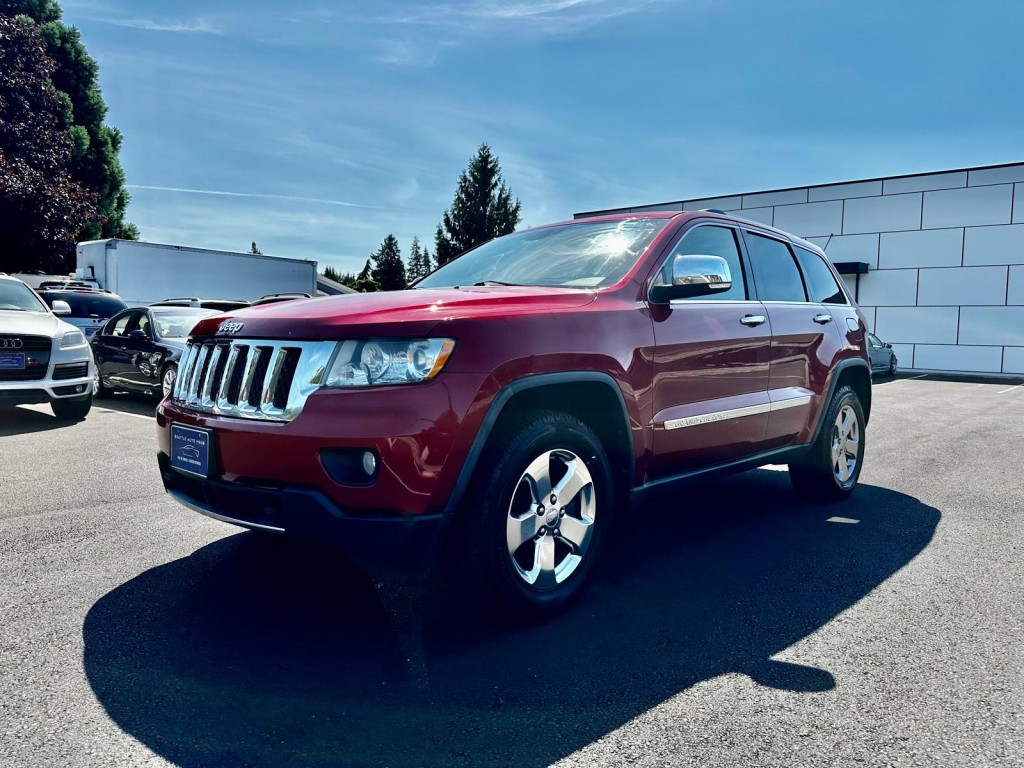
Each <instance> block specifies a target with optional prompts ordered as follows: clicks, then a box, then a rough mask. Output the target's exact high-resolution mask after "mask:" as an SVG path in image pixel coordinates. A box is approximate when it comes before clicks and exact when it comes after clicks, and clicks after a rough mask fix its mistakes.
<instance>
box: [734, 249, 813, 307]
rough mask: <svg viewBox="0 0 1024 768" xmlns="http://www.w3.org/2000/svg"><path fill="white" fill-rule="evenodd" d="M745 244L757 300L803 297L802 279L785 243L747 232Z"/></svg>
mask: <svg viewBox="0 0 1024 768" xmlns="http://www.w3.org/2000/svg"><path fill="white" fill-rule="evenodd" d="M747 247H748V248H749V249H750V267H751V269H752V270H753V271H754V279H755V280H756V281H757V294H758V298H760V299H761V301H807V294H806V293H805V292H804V281H803V279H801V277H800V270H799V269H798V268H797V266H796V262H795V261H794V260H793V254H792V253H790V252H789V246H788V245H786V244H785V243H783V242H781V241H779V240H773V239H772V238H770V237H762V236H761V235H755V234H754V233H753V232H747Z"/></svg>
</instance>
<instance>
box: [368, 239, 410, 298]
mask: <svg viewBox="0 0 1024 768" xmlns="http://www.w3.org/2000/svg"><path fill="white" fill-rule="evenodd" d="M371 258H372V259H373V272H372V273H371V274H372V275H373V279H374V280H375V281H376V282H378V283H379V284H380V289H381V290H382V291H401V290H402V289H404V288H405V287H406V282H405V263H404V262H403V261H402V251H401V249H400V248H399V247H398V240H397V239H396V238H395V236H394V235H388V236H387V237H385V238H384V242H383V243H381V244H380V248H378V249H377V250H376V252H374V254H373V255H372V256H371Z"/></svg>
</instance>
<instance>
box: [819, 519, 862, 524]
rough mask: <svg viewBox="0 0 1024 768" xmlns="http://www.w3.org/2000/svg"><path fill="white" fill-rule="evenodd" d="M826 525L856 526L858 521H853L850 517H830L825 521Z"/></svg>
mask: <svg viewBox="0 0 1024 768" xmlns="http://www.w3.org/2000/svg"><path fill="white" fill-rule="evenodd" d="M825 522H826V523H847V524H849V525H856V524H857V523H859V522H860V520H854V519H853V518H852V517H830V518H829V519H828V520H826V521H825Z"/></svg>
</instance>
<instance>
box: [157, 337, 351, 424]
mask: <svg viewBox="0 0 1024 768" xmlns="http://www.w3.org/2000/svg"><path fill="white" fill-rule="evenodd" d="M334 347H335V343H334V342H333V341H264V340H259V339H232V340H230V341H228V340H222V339H213V340H209V339H208V340H203V339H195V340H192V341H189V343H188V346H187V347H186V348H185V352H184V353H183V354H182V356H181V362H180V363H179V370H178V377H177V379H176V380H175V383H174V401H175V402H176V403H177V404H178V405H180V406H182V407H184V408H187V409H188V410H192V411H201V412H203V413H214V414H217V415H219V416H235V417H238V418H243V419H261V420H264V421H291V420H292V419H294V418H295V417H296V416H297V415H298V414H299V413H300V412H301V411H302V407H303V406H304V405H305V404H306V398H307V397H309V395H310V394H312V392H313V391H314V390H316V389H317V388H318V387H319V386H320V384H321V383H322V382H323V379H324V376H325V375H326V373H327V365H328V363H329V362H330V360H331V355H332V354H333V352H334Z"/></svg>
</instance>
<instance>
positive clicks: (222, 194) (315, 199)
mask: <svg viewBox="0 0 1024 768" xmlns="http://www.w3.org/2000/svg"><path fill="white" fill-rule="evenodd" d="M126 186H127V187H128V189H144V190H147V191H152V192H177V193H182V194H188V195H215V196H218V197H249V198H255V199H258V200H291V201H294V202H299V203H317V204H319V205H337V206H340V207H342V208H366V209H370V210H382V207H381V206H379V205H363V204H362V203H350V202H348V201H346V200H329V199H327V198H323V197H302V196H299V195H274V194H268V193H264V192H229V191H227V190H223V189H190V188H188V187H159V186H153V185H150V184H127V185H126Z"/></svg>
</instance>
